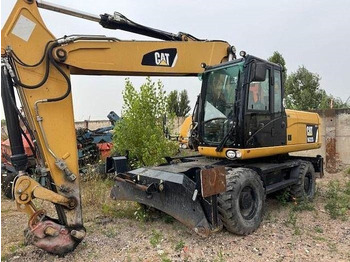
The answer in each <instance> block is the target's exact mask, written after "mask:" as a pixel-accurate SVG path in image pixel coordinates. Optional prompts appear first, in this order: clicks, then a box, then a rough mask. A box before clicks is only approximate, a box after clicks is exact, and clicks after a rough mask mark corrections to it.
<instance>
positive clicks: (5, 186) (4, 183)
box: [1, 171, 17, 199]
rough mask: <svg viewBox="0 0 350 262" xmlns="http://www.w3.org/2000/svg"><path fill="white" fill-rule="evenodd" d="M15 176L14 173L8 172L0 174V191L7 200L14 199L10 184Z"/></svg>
mask: <svg viewBox="0 0 350 262" xmlns="http://www.w3.org/2000/svg"><path fill="white" fill-rule="evenodd" d="M16 175H17V174H16V173H12V172H9V171H7V172H6V173H2V174H1V190H2V191H3V192H4V195H5V196H6V197H7V198H9V199H14V197H13V194H12V182H13V180H14V179H15V177H16Z"/></svg>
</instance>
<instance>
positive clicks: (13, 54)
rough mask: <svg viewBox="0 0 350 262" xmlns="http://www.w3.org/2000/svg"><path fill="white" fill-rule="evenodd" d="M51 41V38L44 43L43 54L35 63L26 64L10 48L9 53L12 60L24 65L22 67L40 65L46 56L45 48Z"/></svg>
mask: <svg viewBox="0 0 350 262" xmlns="http://www.w3.org/2000/svg"><path fill="white" fill-rule="evenodd" d="M52 42H53V41H52V40H51V41H49V42H47V43H46V45H45V48H44V54H43V56H42V57H41V58H40V60H39V61H38V62H37V63H35V64H27V63H25V62H23V61H22V60H21V59H20V58H19V57H18V56H17V55H16V53H15V52H14V51H13V50H10V55H12V56H13V59H14V61H16V62H17V63H18V64H20V65H21V66H24V67H37V66H38V65H40V64H41V63H42V62H43V61H44V59H45V56H46V52H47V49H48V47H49V45H50V43H52Z"/></svg>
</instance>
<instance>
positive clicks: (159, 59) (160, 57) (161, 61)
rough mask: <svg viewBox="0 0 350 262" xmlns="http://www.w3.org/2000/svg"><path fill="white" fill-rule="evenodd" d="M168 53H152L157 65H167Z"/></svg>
mask: <svg viewBox="0 0 350 262" xmlns="http://www.w3.org/2000/svg"><path fill="white" fill-rule="evenodd" d="M169 55H170V54H169V53H158V52H155V53H154V61H155V62H156V64H157V65H162V66H169Z"/></svg>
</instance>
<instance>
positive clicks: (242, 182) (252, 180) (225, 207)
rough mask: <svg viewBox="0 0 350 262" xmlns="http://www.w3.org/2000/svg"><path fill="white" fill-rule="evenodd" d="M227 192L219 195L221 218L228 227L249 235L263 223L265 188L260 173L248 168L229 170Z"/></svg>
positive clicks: (234, 231) (233, 230) (239, 233)
mask: <svg viewBox="0 0 350 262" xmlns="http://www.w3.org/2000/svg"><path fill="white" fill-rule="evenodd" d="M227 172H228V173H227V175H226V188H227V190H226V192H225V193H222V194H220V195H219V197H218V209H219V215H220V218H221V220H222V222H223V224H224V226H225V227H226V229H227V230H228V231H230V232H232V233H235V234H238V235H248V234H250V233H252V232H254V231H255V230H256V229H257V228H258V227H259V226H260V224H261V221H262V217H263V209H264V205H265V189H264V186H263V183H262V181H261V179H260V177H259V175H258V174H257V173H256V172H255V171H253V170H251V169H248V168H234V169H230V170H228V171H227Z"/></svg>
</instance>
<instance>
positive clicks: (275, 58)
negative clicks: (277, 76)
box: [267, 51, 287, 84]
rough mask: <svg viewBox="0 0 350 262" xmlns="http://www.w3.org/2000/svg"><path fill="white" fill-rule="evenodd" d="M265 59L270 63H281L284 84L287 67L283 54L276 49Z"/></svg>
mask: <svg viewBox="0 0 350 262" xmlns="http://www.w3.org/2000/svg"><path fill="white" fill-rule="evenodd" d="M267 60H269V61H270V62H272V63H275V64H278V65H281V66H282V68H283V71H282V78H283V81H282V82H283V84H285V82H286V80H287V67H286V61H285V60H284V58H283V56H282V54H281V53H279V52H278V51H275V52H273V54H272V56H270V57H269V58H268V59H267Z"/></svg>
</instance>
